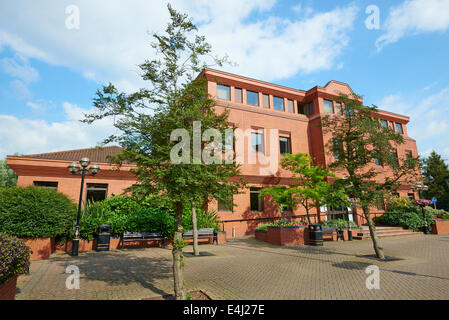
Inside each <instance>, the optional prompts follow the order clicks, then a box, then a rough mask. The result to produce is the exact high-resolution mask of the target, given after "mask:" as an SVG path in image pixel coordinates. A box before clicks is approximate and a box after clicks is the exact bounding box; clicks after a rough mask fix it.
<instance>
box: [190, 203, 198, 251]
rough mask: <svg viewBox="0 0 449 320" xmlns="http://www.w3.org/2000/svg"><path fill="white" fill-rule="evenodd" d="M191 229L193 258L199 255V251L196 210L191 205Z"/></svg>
mask: <svg viewBox="0 0 449 320" xmlns="http://www.w3.org/2000/svg"><path fill="white" fill-rule="evenodd" d="M192 227H193V254H194V255H195V256H199V255H200V249H199V248H198V226H197V221H196V208H195V206H194V204H193V203H192Z"/></svg>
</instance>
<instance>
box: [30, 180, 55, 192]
mask: <svg viewBox="0 0 449 320" xmlns="http://www.w3.org/2000/svg"><path fill="white" fill-rule="evenodd" d="M33 184H34V186H35V187H42V188H49V189H55V190H58V183H57V182H50V181H34V182H33Z"/></svg>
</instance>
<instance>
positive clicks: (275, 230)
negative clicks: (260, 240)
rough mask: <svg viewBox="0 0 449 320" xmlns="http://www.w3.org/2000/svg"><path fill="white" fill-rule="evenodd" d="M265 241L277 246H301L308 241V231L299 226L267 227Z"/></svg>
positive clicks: (304, 227)
mask: <svg viewBox="0 0 449 320" xmlns="http://www.w3.org/2000/svg"><path fill="white" fill-rule="evenodd" d="M265 241H266V242H268V243H271V244H275V245H278V246H301V245H305V244H308V243H309V231H308V229H307V227H306V226H301V227H268V229H267V233H266V237H265Z"/></svg>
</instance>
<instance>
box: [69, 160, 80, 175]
mask: <svg viewBox="0 0 449 320" xmlns="http://www.w3.org/2000/svg"><path fill="white" fill-rule="evenodd" d="M68 169H69V171H70V172H71V173H72V174H74V173H76V172H78V171H79V170H80V167H79V166H78V164H77V163H76V162H72V163H71V164H70V165H69V166H68Z"/></svg>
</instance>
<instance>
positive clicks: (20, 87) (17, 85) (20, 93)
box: [9, 80, 33, 100]
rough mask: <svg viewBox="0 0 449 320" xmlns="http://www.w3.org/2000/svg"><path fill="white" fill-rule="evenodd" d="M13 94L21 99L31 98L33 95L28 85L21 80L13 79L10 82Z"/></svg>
mask: <svg viewBox="0 0 449 320" xmlns="http://www.w3.org/2000/svg"><path fill="white" fill-rule="evenodd" d="M9 86H10V89H11V92H10V93H11V94H13V95H14V96H15V97H16V98H17V99H19V100H29V99H31V98H32V97H33V95H32V94H31V92H30V90H29V89H28V86H27V85H26V84H25V83H24V82H23V81H21V80H12V81H11V82H10V83H9Z"/></svg>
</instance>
